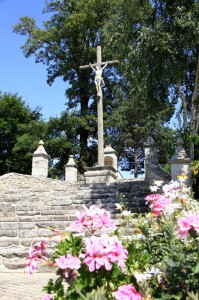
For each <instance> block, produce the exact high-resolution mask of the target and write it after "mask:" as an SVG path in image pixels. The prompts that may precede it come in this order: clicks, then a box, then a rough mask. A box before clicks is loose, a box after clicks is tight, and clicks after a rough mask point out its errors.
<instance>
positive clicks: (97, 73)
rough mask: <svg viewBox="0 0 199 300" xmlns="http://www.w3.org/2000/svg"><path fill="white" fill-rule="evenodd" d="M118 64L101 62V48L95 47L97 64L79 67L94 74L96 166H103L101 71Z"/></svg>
mask: <svg viewBox="0 0 199 300" xmlns="http://www.w3.org/2000/svg"><path fill="white" fill-rule="evenodd" d="M115 63H119V61H118V60H112V61H108V62H102V54H101V46H97V63H94V64H91V63H90V64H89V65H85V66H80V69H88V68H92V69H93V70H94V72H95V85H96V90H97V126H98V166H99V167H103V166H104V126H103V93H102V87H103V85H104V80H103V77H102V72H103V69H104V68H105V67H106V66H107V65H113V64H115Z"/></svg>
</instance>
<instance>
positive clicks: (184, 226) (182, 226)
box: [178, 214, 199, 237]
mask: <svg viewBox="0 0 199 300" xmlns="http://www.w3.org/2000/svg"><path fill="white" fill-rule="evenodd" d="M191 229H193V230H195V231H196V232H199V215H198V214H190V215H188V216H187V217H184V218H180V219H179V220H178V233H179V235H180V236H181V237H185V236H186V235H187V234H188V232H189V230H191Z"/></svg>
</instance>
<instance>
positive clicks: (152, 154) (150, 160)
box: [144, 136, 158, 180]
mask: <svg viewBox="0 0 199 300" xmlns="http://www.w3.org/2000/svg"><path fill="white" fill-rule="evenodd" d="M157 166H158V148H157V146H156V143H155V142H154V140H153V138H152V137H150V136H149V137H148V138H147V140H146V143H145V144H144V170H145V179H146V180H148V179H152V178H151V174H150V169H151V167H152V168H154V167H157Z"/></svg>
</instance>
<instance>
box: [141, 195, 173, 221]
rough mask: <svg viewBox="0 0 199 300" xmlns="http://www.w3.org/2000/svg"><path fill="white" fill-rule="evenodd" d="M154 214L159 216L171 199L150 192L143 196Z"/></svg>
mask: <svg viewBox="0 0 199 300" xmlns="http://www.w3.org/2000/svg"><path fill="white" fill-rule="evenodd" d="M145 200H146V201H147V203H149V206H150V208H151V211H152V213H154V215H155V216H159V215H160V213H161V212H163V211H164V210H165V208H166V207H167V206H168V205H170V204H171V200H170V199H168V198H166V197H164V196H163V195H160V194H151V195H149V196H147V197H146V198H145Z"/></svg>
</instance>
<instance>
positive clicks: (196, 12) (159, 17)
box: [131, 0, 199, 159]
mask: <svg viewBox="0 0 199 300" xmlns="http://www.w3.org/2000/svg"><path fill="white" fill-rule="evenodd" d="M150 2H151V14H150V16H149V17H148V19H147V22H146V23H145V24H142V26H141V27H140V29H139V31H138V38H137V40H136V42H137V46H136V45H135V48H134V51H132V52H131V54H132V55H133V56H134V57H136V56H137V53H140V51H141V53H140V55H141V56H143V55H148V57H149V58H150V61H151V66H152V67H150V70H153V69H154V66H156V67H155V68H156V70H157V72H156V73H152V77H151V79H152V80H153V82H155V85H156V86H157V87H158V89H159V90H160V91H161V90H162V86H163V87H166V89H165V94H163V96H164V97H166V98H167V99H169V100H170V101H171V99H173V100H175V99H180V100H181V103H182V108H183V135H184V138H185V139H187V138H189V139H191V142H190V157H191V158H192V159H193V158H194V144H193V142H192V139H193V137H194V136H195V135H196V134H197V132H198V120H199V110H198V100H199V98H198V87H199V28H198V21H199V3H198V1H196V0H190V1H186V0H175V1H168V0H154V1H150ZM154 79H155V81H154ZM163 91H164V90H163ZM186 136H187V138H186Z"/></svg>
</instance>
